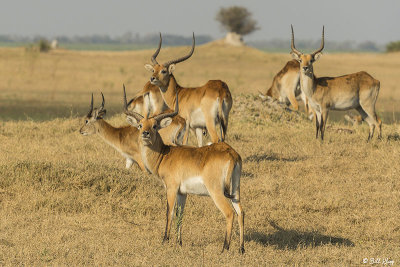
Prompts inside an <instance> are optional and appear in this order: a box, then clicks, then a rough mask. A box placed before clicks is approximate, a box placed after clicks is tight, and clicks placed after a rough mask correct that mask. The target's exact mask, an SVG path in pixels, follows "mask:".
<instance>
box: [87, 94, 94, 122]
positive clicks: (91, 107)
mask: <svg viewBox="0 0 400 267" xmlns="http://www.w3.org/2000/svg"><path fill="white" fill-rule="evenodd" d="M92 111H93V93H92V101H91V102H90V110H89V112H88V114H87V116H88V117H89V116H90V115H91V114H92Z"/></svg>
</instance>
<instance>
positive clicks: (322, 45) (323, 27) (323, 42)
mask: <svg viewBox="0 0 400 267" xmlns="http://www.w3.org/2000/svg"><path fill="white" fill-rule="evenodd" d="M324 31H325V26H322V40H321V46H320V48H319V49H318V50H317V51H315V52H313V53H312V54H311V55H312V56H315V55H316V54H317V53H319V52H321V51H322V49H324V45H325V41H324V39H325V38H324Z"/></svg>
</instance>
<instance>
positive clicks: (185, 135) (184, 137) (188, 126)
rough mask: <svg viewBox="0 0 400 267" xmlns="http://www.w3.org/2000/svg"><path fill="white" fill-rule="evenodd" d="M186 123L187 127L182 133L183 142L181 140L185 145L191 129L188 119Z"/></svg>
mask: <svg viewBox="0 0 400 267" xmlns="http://www.w3.org/2000/svg"><path fill="white" fill-rule="evenodd" d="M186 125H187V126H186V127H187V129H186V131H185V134H184V135H183V142H182V144H183V145H187V143H188V141H189V131H190V130H191V128H190V123H189V121H186Z"/></svg>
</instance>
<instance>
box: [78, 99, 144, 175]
mask: <svg viewBox="0 0 400 267" xmlns="http://www.w3.org/2000/svg"><path fill="white" fill-rule="evenodd" d="M101 96H102V98H103V102H102V104H101V106H100V107H99V108H94V109H93V94H92V101H91V104H90V110H89V113H88V114H87V116H86V117H85V124H84V125H83V126H82V128H81V129H80V131H79V132H80V133H81V134H82V135H92V134H98V135H99V136H100V137H101V138H102V139H103V140H104V141H105V142H106V143H108V144H109V145H111V146H112V147H113V148H115V149H116V150H117V151H118V152H120V153H121V154H122V156H124V157H125V158H126V168H129V167H131V166H132V164H133V163H134V162H136V163H137V164H138V165H139V167H140V169H142V170H143V171H144V170H145V168H144V165H143V162H142V158H141V155H140V152H139V145H138V141H137V140H138V137H139V131H138V129H136V128H135V127H132V126H130V125H128V126H125V127H120V128H115V127H113V126H111V125H110V124H108V123H107V122H106V121H105V120H103V116H104V115H105V114H106V110H105V109H104V96H103V93H102V94H101Z"/></svg>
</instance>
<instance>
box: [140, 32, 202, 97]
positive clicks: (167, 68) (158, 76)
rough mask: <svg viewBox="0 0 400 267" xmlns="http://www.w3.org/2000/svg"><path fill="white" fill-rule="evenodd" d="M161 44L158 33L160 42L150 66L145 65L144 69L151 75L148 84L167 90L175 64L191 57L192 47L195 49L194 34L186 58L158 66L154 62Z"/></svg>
mask: <svg viewBox="0 0 400 267" xmlns="http://www.w3.org/2000/svg"><path fill="white" fill-rule="evenodd" d="M161 43H162V37H161V33H160V42H159V44H158V48H157V50H156V52H155V53H154V54H153V56H152V57H151V62H152V64H146V65H145V66H144V67H145V68H146V69H147V70H148V71H150V72H152V73H153V74H152V75H151V77H150V82H151V83H152V84H154V85H156V86H158V87H160V88H167V87H168V83H169V79H170V76H171V75H172V72H173V71H174V70H175V64H178V63H180V62H183V61H185V60H187V59H188V58H190V57H191V56H192V55H193V52H194V47H195V39H194V33H193V42H192V49H191V50H190V52H189V54H187V55H186V56H183V57H180V58H177V59H174V60H170V61H168V62H166V63H163V64H159V63H158V62H157V60H156V58H157V56H158V53H159V52H160V49H161ZM162 90H164V89H162ZM165 90H166V89H165Z"/></svg>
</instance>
